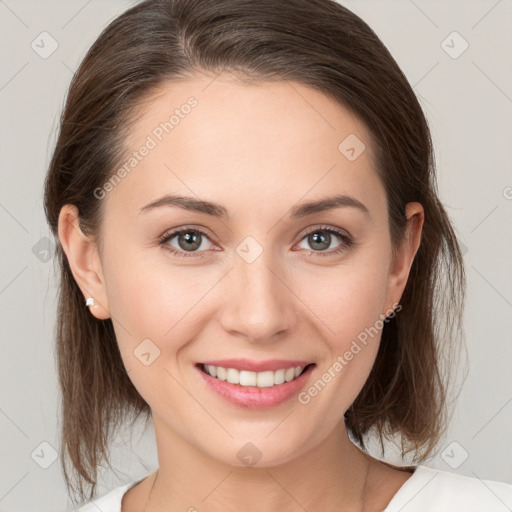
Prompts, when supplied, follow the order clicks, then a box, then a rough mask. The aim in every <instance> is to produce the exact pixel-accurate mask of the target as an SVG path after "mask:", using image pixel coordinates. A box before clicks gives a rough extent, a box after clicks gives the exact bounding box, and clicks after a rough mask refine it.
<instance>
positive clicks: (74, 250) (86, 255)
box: [58, 204, 110, 320]
mask: <svg viewBox="0 0 512 512" xmlns="http://www.w3.org/2000/svg"><path fill="white" fill-rule="evenodd" d="M58 236H59V240H60V243H61V245H62V249H63V250H64V253H65V254H66V257H67V260H68V263H69V266H70V268H71V272H72V274H73V277H74V278H75V281H76V282H77V284H78V286H79V287H80V289H81V290H82V293H83V294H84V308H85V307H86V306H85V300H86V299H87V298H88V297H93V298H94V302H95V304H94V305H93V306H90V307H89V309H90V310H91V314H92V315H93V316H95V317H96V318H98V319H99V320H105V319H107V318H109V317H110V312H109V310H108V300H107V293H106V287H105V281H104V279H103V274H102V269H101V262H100V258H99V254H98V248H97V246H96V244H95V243H94V242H93V241H92V240H90V239H89V238H88V237H87V236H85V235H84V233H83V232H82V230H81V228H80V226H79V223H78V209H77V207H76V206H74V205H70V204H66V205H64V206H63V207H62V208H61V210H60V213H59V222H58Z"/></svg>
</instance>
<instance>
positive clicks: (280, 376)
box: [203, 364, 305, 388]
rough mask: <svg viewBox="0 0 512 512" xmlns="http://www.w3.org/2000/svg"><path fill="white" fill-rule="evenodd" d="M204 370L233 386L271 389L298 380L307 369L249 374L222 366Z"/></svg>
mask: <svg viewBox="0 0 512 512" xmlns="http://www.w3.org/2000/svg"><path fill="white" fill-rule="evenodd" d="M203 368H204V370H205V371H206V373H208V374H209V375H211V376H212V377H216V378H217V379H219V380H225V381H227V382H229V383H231V384H240V385H241V386H257V387H259V388H270V387H272V386H276V385H279V384H283V383H284V382H290V381H291V380H293V379H296V378H297V377H298V376H299V375H300V374H301V373H302V370H303V369H304V368H305V367H304V366H296V367H295V368H286V369H284V368H283V369H281V370H276V371H274V372H273V371H265V372H249V371H247V370H237V369H235V368H223V367H222V366H213V365H211V364H204V365H203Z"/></svg>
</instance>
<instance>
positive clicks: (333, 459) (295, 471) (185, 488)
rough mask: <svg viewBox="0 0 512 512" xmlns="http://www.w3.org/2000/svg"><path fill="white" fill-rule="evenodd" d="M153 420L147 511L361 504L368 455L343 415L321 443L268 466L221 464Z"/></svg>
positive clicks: (356, 507)
mask: <svg viewBox="0 0 512 512" xmlns="http://www.w3.org/2000/svg"><path fill="white" fill-rule="evenodd" d="M154 422H155V432H156V438H157V447H158V454H159V469H158V473H157V475H156V479H155V480H154V482H153V487H152V489H151V492H150V493H149V495H148V500H147V504H146V508H145V512H163V511H167V510H190V511H194V510H202V509H209V510H244V511H247V512H256V511H258V512H259V511H260V510H262V509H264V510H267V511H269V512H274V511H275V512H278V511H279V512H283V511H288V510H290V511H291V510H297V509H298V508H303V509H306V510H308V511H311V512H313V511H316V510H322V511H323V512H330V511H331V510H332V511H335V510H336V511H339V510H340V509H342V510H347V511H348V510H354V511H356V510H357V511H360V510H363V508H364V506H363V504H364V501H365V500H364V499H365V496H366V491H367V479H368V472H369V467H370V460H371V459H370V457H369V456H367V455H366V454H364V453H363V452H361V450H359V448H357V447H356V446H354V445H353V443H352V442H351V441H350V439H349V438H348V435H347V432H346V428H345V424H344V422H343V421H340V423H338V425H337V426H336V427H335V428H334V429H333V431H332V432H331V434H330V435H329V436H328V437H327V438H326V439H325V440H324V441H323V442H322V443H321V444H320V445H317V446H316V447H315V448H313V449H311V450H309V451H308V452H306V453H304V454H302V455H300V456H298V457H295V458H290V460H289V461H287V462H284V463H282V464H279V465H274V466H267V467H264V466H262V465H260V464H259V463H258V464H257V465H255V466H252V467H243V466H242V467H239V466H232V465H228V464H223V463H222V462H219V461H218V460H217V459H214V458H212V457H210V456H209V455H208V454H206V453H204V452H202V451H199V450H197V449H196V448H195V447H194V446H192V445H191V444H190V443H188V442H186V441H185V440H183V438H181V437H179V436H177V434H176V433H174V432H169V430H165V427H164V426H163V425H162V424H160V423H159V422H158V419H155V418H154ZM263 455H264V454H263ZM263 459H264V457H262V460H261V461H260V462H263Z"/></svg>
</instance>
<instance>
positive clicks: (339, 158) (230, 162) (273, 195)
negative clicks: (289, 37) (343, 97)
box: [108, 75, 383, 207]
mask: <svg viewBox="0 0 512 512" xmlns="http://www.w3.org/2000/svg"><path fill="white" fill-rule="evenodd" d="M125 146H126V155H125V160H124V162H122V163H121V165H123V164H124V167H125V170H126V171H127V172H125V173H123V174H124V175H125V177H123V179H122V181H121V182H120V183H119V185H117V186H116V187H115V190H114V192H113V193H112V194H109V198H108V200H109V201H115V200H116V199H115V198H116V197H118V198H119V197H121V196H122V198H123V202H124V204H126V205H131V206H132V207H136V206H137V205H138V206H139V207H140V206H142V204H146V202H148V201H150V200H151V199H155V196H156V195H162V193H163V192H167V193H187V194H189V195H195V196H197V197H200V198H201V199H205V200H208V199H212V196H214V197H215V201H216V202H222V199H225V201H226V202H229V201H230V200H237V201H238V202H239V206H242V204H245V205H248V204H251V203H253V204H261V201H263V200H265V201H272V200H274V199H276V200H278V201H279V202H280V203H283V202H284V200H285V199H286V198H287V199H288V200H289V202H290V205H291V204H294V203H296V202H298V201H299V200H300V199H301V197H305V196H308V197H309V198H314V197H316V196H321V195H325V193H326V192H328V191H332V190H335V191H337V192H340V193H349V192H350V193H351V194H353V195H357V196H358V199H360V200H361V201H364V200H366V201H370V202H375V201H376V200H377V199H378V197H376V196H375V194H377V195H378V194H380V195H382V193H383V189H382V186H381V184H380V180H379V178H378V175H377V173H376V171H375V168H374V167H375V166H374V159H373V156H372V145H371V142H370V134H369V132H368V130H367V129H366V127H365V126H364V124H363V123H362V122H361V121H360V120H359V119H358V118H357V117H356V116H355V115H353V114H352V113H351V112H350V111H349V110H348V109H346V108H344V107H343V106H341V105H340V104H338V103H337V102H335V101H334V100H332V99H330V98H329V97H327V96H326V95H324V94H322V93H321V92H319V91H317V90H315V89H313V88H311V87H309V86H306V85H303V84H300V83H297V82H260V83H252V82H251V83H247V82H243V81H240V80H238V79H235V78H231V77H229V76H223V75H220V76H217V77H211V76H210V77H204V76H198V77H196V78H191V79H187V80H184V81H180V82H172V83H166V84H164V85H163V86H161V87H160V88H159V89H158V90H157V91H156V92H155V93H153V94H151V95H149V96H148V97H147V98H146V99H145V101H144V103H143V104H141V105H140V109H139V110H138V112H137V117H136V118H135V121H134V122H133V123H132V124H131V127H130V132H129V135H128V137H127V139H126V144H125ZM135 154H136V155H135ZM126 164H127V165H126ZM233 191H236V194H233ZM283 193H285V196H283ZM374 196H375V197H374ZM381 199H382V198H381Z"/></svg>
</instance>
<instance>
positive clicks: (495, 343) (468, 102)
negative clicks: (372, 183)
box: [0, 0, 512, 512]
mask: <svg viewBox="0 0 512 512" xmlns="http://www.w3.org/2000/svg"><path fill="white" fill-rule="evenodd" d="M133 3H134V2H129V1H126V0H108V1H105V0H102V1H100V0H85V1H76V0H66V1H63V0H62V1H57V0H44V1H40V0H39V1H36V0H32V1H28V0H0V29H1V32H0V41H1V44H2V46H1V66H0V69H1V72H0V107H1V114H2V115H1V123H0V130H1V132H0V152H1V153H0V154H1V157H2V158H1V172H2V180H1V184H2V185H1V188H0V223H1V224H0V225H1V237H2V251H1V271H0V314H1V320H2V357H1V359H0V365H1V371H0V379H1V381H0V390H1V395H0V433H1V436H0V461H1V463H0V512H5V511H12V512H15V511H26V510H38V511H41V512H43V511H50V510H51V511H55V510H65V509H66V507H68V506H69V504H68V501H67V497H66V493H65V489H64V484H63V477H62V472H61V468H60V465H59V461H58V459H56V457H57V451H58V449H59V431H58V428H59V422H58V412H59V409H58V407H59V393H58V386H57V378H56V370H55V361H54V338H53V333H54V325H55V316H56V315H55V311H56V291H57V290H56V284H55V283H56V280H55V276H54V274H53V264H52V254H53V253H52V250H53V248H52V244H51V242H49V240H48V238H51V235H50V231H49V228H48V227H47V225H46V221H45V218H44V215H43V204H42V187H43V180H44V177H45V173H46V169H47V166H48V163H49V160H50V156H51V152H52V149H53V145H54V142H55V135H56V129H57V126H58V120H59V116H60V112H61V108H62V105H63V101H64V97H65V93H66V90H67V87H68V85H69V82H70V80H71V77H72V75H73V72H74V70H75V69H76V68H77V66H78V63H79V62H80V60H81V58H82V57H83V56H84V54H85V51H86V50H87V49H88V47H89V46H90V45H91V44H92V43H93V41H94V40H95V38H96V37H97V36H98V35H99V33H100V31H101V30H102V29H103V28H104V27H105V26H106V25H107V23H108V22H109V21H110V20H111V19H113V18H114V17H116V16H117V15H118V14H120V13H121V12H123V11H124V10H125V9H126V8H128V7H129V6H130V5H133ZM341 3H342V4H343V5H346V6H347V7H348V8H350V9H352V10H353V11H354V12H355V13H356V14H358V15H360V16H361V17H362V18H363V19H364V20H365V21H367V22H368V24H369V25H370V26H371V27H372V28H373V29H374V30H375V31H376V32H377V34H378V35H379V36H380V37H381V38H382V40H383V42H384V43H385V44H386V45H387V47H388V48H389V49H390V51H391V53H392V54H393V56H394V57H395V58H396V60H397V61H398V63H399V65H400V66H401V68H402V69H403V71H404V72H405V74H406V75H407V77H408V79H409V81H410V83H411V84H412V85H413V86H414V89H415V91H416V93H417V94H418V96H419V98H420V101H421V104H422V106H423V108H424V110H425V112H426V114H427V117H428V119H429V122H430V125H431V130H432V135H433V138H434V144H435V149H436V159H437V165H438V174H439V190H440V195H441V198H442V199H443V201H444V202H445V204H446V206H447V209H448V212H449V214H450V216H451V218H452V219H453V222H454V224H455V227H456V230H457V233H458V236H459V238H460V240H461V242H462V243H463V248H464V251H465V256H464V258H465V262H466V265H467V275H468V281H469V290H468V301H467V307H466V314H465V330H466V335H467V336H466V344H467V350H468V358H469V373H468V377H467V379H466V381H465V384H464V387H463V388H462V391H461V393H460V395H459V400H458V406H457V408H456V410H455V414H454V416H453V418H452V422H451V424H450V427H449V431H448V434H447V436H446V438H445V440H444V441H443V443H442V446H441V447H440V453H439V455H437V456H436V457H435V458H433V459H432V460H430V461H429V462H428V465H430V466H432V467H436V468H439V469H443V470H447V471H453V472H457V473H460V474H464V475H469V476H474V477H478V478H481V479H487V480H501V481H505V482H508V483H512V462H511V461H512V436H511V434H510V432H511V431H512V429H511V425H512V372H511V371H510V364H511V361H512V343H511V341H512V340H511V332H512V314H511V313H512V272H511V270H510V269H511V265H510V262H511V261H512V238H511V233H512V230H511V228H512V172H511V160H512V158H511V150H510V147H511V140H512V127H511V122H510V119H511V113H512V89H511V77H512V61H511V60H510V58H507V57H506V55H507V54H508V55H510V50H511V49H512V48H511V46H512V45H511V42H512V32H511V31H510V20H511V19H512V1H511V0H499V1H496V0H473V1H469V0H460V1H453V0H450V1H446V0H445V1H439V0H438V1H427V0H414V1H413V0H386V1H382V0H380V1H379V0H350V1H349V0H343V1H342V2H341ZM43 32H46V33H47V34H42V33H43ZM42 39H43V40H44V43H41V40H42ZM52 45H53V46H55V49H54V48H53V46H52ZM56 45H57V46H56ZM52 50H54V51H53V53H51V55H46V54H45V52H47V53H48V52H50V51H52ZM141 432H142V431H141ZM134 439H135V440H138V439H139V438H138V437H137V435H136V436H134ZM113 455H114V458H113V463H114V467H115V468H116V470H117V471H116V473H112V472H109V471H104V472H102V475H103V479H102V482H100V483H101V485H100V487H99V494H104V493H106V492H107V490H108V489H111V488H113V487H114V486H118V485H121V484H122V483H125V482H128V481H132V480H135V479H136V478H141V477H143V476H145V475H146V474H148V473H149V472H151V471H153V470H154V469H156V467H157V458H156V450H155V447H154V437H153V433H152V429H151V428H150V429H149V431H148V432H146V434H145V435H143V436H142V437H140V443H135V444H134V445H133V447H132V448H130V447H129V446H127V445H126V442H125V437H124V436H122V435H121V436H119V439H118V440H116V443H115V444H114V447H113ZM508 506H509V507H511V506H512V504H508Z"/></svg>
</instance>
